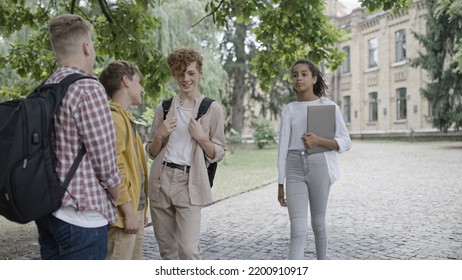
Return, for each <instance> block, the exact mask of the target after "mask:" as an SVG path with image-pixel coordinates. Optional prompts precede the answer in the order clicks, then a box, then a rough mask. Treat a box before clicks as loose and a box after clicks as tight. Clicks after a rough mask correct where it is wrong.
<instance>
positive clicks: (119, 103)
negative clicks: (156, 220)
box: [100, 60, 148, 260]
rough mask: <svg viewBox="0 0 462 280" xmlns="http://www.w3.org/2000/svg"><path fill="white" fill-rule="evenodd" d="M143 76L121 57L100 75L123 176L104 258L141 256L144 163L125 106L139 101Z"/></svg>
mask: <svg viewBox="0 0 462 280" xmlns="http://www.w3.org/2000/svg"><path fill="white" fill-rule="evenodd" d="M142 78H143V76H142V74H141V72H140V71H139V70H138V68H137V67H136V66H135V65H133V64H131V63H128V62H126V61H120V60H119V61H114V62H112V63H110V64H109V65H108V66H107V67H106V68H105V69H104V70H103V72H101V75H100V82H101V83H102V84H103V86H104V88H105V89H106V93H107V95H108V96H109V98H110V99H111V100H112V101H111V102H110V108H111V111H112V117H113V119H114V125H115V129H116V135H117V140H116V153H117V163H118V167H119V170H120V174H121V176H122V183H121V185H120V198H119V199H118V200H117V202H116V205H117V211H118V214H119V220H118V221H117V223H114V224H111V225H110V227H109V231H108V252H107V255H106V259H113V260H130V259H135V260H136V259H140V258H141V251H142V247H143V240H144V226H145V224H146V223H147V216H146V213H147V200H146V197H147V191H148V187H147V186H148V180H147V179H146V178H147V164H146V155H145V152H144V148H143V143H142V141H141V138H140V136H139V135H138V133H137V131H136V125H135V123H134V118H133V116H132V114H130V112H128V108H129V107H130V106H131V105H140V104H141V101H142V98H143V94H144V90H143V87H142V86H141V84H140V82H141V80H142Z"/></svg>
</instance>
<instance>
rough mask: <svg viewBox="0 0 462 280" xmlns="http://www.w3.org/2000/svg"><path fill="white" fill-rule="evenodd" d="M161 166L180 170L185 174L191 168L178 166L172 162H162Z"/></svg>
mask: <svg viewBox="0 0 462 280" xmlns="http://www.w3.org/2000/svg"><path fill="white" fill-rule="evenodd" d="M162 164H163V165H165V166H168V167H171V168H176V169H180V170H181V171H185V172H186V173H189V169H190V168H191V166H187V165H179V164H176V163H173V162H166V161H164V162H163V163H162Z"/></svg>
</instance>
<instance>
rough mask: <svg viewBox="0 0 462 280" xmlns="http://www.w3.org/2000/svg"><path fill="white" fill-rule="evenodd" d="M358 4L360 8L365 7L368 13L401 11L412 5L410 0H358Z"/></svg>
mask: <svg viewBox="0 0 462 280" xmlns="http://www.w3.org/2000/svg"><path fill="white" fill-rule="evenodd" d="M358 2H359V3H360V4H361V6H363V7H367V8H368V9H369V10H370V11H376V10H384V11H387V10H392V11H400V10H403V9H404V10H406V9H407V8H409V6H410V5H412V4H413V3H412V1H410V0H358Z"/></svg>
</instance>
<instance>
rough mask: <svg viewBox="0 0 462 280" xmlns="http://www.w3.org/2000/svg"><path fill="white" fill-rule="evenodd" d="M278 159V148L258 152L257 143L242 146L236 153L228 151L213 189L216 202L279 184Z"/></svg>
mask: <svg viewBox="0 0 462 280" xmlns="http://www.w3.org/2000/svg"><path fill="white" fill-rule="evenodd" d="M276 160H277V146H276V145H271V146H267V147H264V148H263V149H258V148H257V146H256V145H255V144H241V145H240V146H239V147H238V148H237V149H236V150H235V151H234V153H232V154H231V153H230V152H229V151H228V152H227V154H226V157H225V158H224V159H223V160H222V161H220V162H219V163H218V168H217V173H216V175H215V180H214V183H213V188H212V193H213V197H214V199H215V201H216V200H221V199H223V198H226V197H230V196H234V195H237V194H239V193H243V192H246V191H248V190H251V189H254V188H256V187H259V186H262V185H265V184H267V183H270V182H274V181H276V180H277V167H276ZM275 193H276V192H275Z"/></svg>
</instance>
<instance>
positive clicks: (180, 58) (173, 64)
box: [167, 48, 203, 77]
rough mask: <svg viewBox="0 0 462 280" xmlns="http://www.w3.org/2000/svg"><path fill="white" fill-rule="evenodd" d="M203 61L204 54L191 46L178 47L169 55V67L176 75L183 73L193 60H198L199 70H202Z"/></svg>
mask: <svg viewBox="0 0 462 280" xmlns="http://www.w3.org/2000/svg"><path fill="white" fill-rule="evenodd" d="M202 61H203V58H202V55H201V54H200V53H199V52H198V51H196V50H194V49H190V48H180V49H176V50H174V51H173V52H172V53H171V54H170V55H169V56H168V57H167V64H168V68H169V69H170V73H172V75H173V76H175V77H176V76H178V75H181V74H183V73H184V72H185V71H186V68H188V66H189V65H190V64H191V63H193V62H196V67H197V70H199V71H200V72H202Z"/></svg>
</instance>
